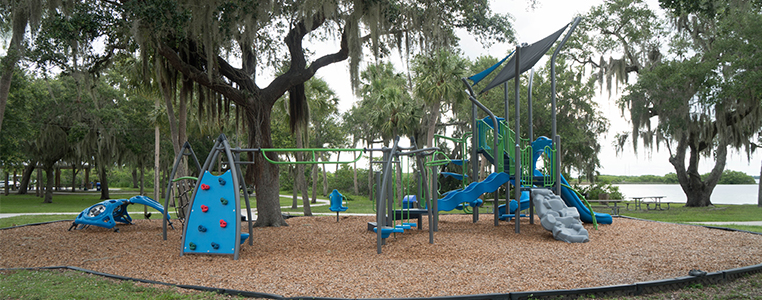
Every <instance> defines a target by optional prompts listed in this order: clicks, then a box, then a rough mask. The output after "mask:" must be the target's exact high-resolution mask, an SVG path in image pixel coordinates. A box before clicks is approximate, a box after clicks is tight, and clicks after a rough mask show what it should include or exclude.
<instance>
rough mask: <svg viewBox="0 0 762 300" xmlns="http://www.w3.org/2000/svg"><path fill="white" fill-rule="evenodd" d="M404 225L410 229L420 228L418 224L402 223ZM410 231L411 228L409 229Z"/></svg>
mask: <svg viewBox="0 0 762 300" xmlns="http://www.w3.org/2000/svg"><path fill="white" fill-rule="evenodd" d="M402 225H405V226H409V227H418V224H416V223H402ZM408 229H410V228H408Z"/></svg>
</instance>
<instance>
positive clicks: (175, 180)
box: [172, 176, 198, 182]
mask: <svg viewBox="0 0 762 300" xmlns="http://www.w3.org/2000/svg"><path fill="white" fill-rule="evenodd" d="M183 179H193V180H198V178H196V177H193V176H183V177H178V178H175V179H172V182H177V181H180V180H183Z"/></svg>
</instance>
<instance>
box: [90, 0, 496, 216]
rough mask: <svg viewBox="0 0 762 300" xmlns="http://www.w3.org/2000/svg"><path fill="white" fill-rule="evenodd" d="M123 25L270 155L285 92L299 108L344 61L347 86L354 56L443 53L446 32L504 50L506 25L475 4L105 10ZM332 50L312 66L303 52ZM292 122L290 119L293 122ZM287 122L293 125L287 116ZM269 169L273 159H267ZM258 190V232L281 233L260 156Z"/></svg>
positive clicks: (269, 171) (151, 5) (272, 186)
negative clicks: (323, 44) (264, 76)
mask: <svg viewBox="0 0 762 300" xmlns="http://www.w3.org/2000/svg"><path fill="white" fill-rule="evenodd" d="M107 3H108V4H104V5H111V6H112V8H113V9H114V10H115V12H116V14H117V15H120V16H123V17H124V18H125V19H126V20H127V23H129V24H131V25H130V26H131V28H132V32H133V33H134V37H135V40H136V41H138V42H139V43H140V51H141V54H146V55H147V54H148V53H156V54H158V55H160V56H161V57H162V59H163V60H164V61H166V62H167V65H168V66H171V68H173V69H174V70H177V71H178V72H179V73H181V74H182V76H183V78H184V79H185V80H188V81H193V82H195V83H197V84H199V85H201V86H203V87H204V88H206V89H208V91H209V92H210V93H215V94H219V95H221V96H222V97H224V98H226V99H229V100H230V101H232V102H233V103H234V104H235V105H236V106H237V107H240V108H241V109H243V115H244V120H245V124H246V126H247V129H248V139H249V140H248V144H249V147H251V148H270V147H272V139H271V137H270V118H271V115H270V113H271V110H272V107H273V105H274V104H275V101H276V100H277V99H278V98H280V97H281V96H282V95H284V94H285V93H286V92H289V95H290V97H289V98H290V101H291V102H292V103H291V104H292V106H293V107H295V108H297V109H303V108H304V107H305V97H304V82H306V81H307V80H309V79H310V78H312V77H313V76H314V75H315V73H316V72H317V71H318V70H319V69H321V68H322V67H325V66H327V65H329V64H332V63H336V62H339V61H343V60H347V59H349V60H350V73H351V74H352V75H353V76H352V78H354V79H355V80H354V82H355V83H356V82H357V81H356V79H357V75H358V66H359V62H360V59H361V55H362V50H363V47H368V48H370V49H372V50H373V51H372V52H373V53H374V55H379V56H380V55H386V54H388V53H389V51H391V50H392V49H395V48H397V49H403V51H412V50H414V49H429V48H434V47H436V46H438V45H446V44H452V43H453V42H454V41H455V37H454V36H455V35H454V30H455V29H456V28H465V29H467V30H468V31H469V32H471V33H472V34H474V35H476V36H477V38H479V39H481V40H484V41H487V40H498V41H500V40H504V39H505V38H506V37H507V35H508V34H510V28H509V23H508V19H507V17H505V16H501V15H494V14H493V13H492V12H491V11H490V9H489V5H488V2H487V1H486V0H479V1H459V0H448V1H431V0H429V1H423V2H396V1H361V0H358V1H297V2H292V1H271V2H254V1H245V0H240V1H200V0H196V1H183V2H175V1H168V0H148V1H122V2H118V3H117V2H107ZM313 39H325V40H334V41H337V42H338V43H337V44H336V46H335V47H336V48H335V49H334V50H333V51H328V54H322V55H321V56H317V57H311V55H310V53H311V51H310V50H309V49H307V48H306V47H305V42H308V41H310V40H313ZM283 60H285V61H286V64H287V65H288V66H289V68H288V70H287V71H286V72H284V73H283V74H281V75H278V76H275V77H274V78H273V79H272V80H270V82H269V83H267V84H263V83H262V81H265V80H259V79H258V78H257V72H258V71H260V72H261V71H262V70H265V69H266V68H267V67H269V66H278V65H279V64H280V63H281V61H283ZM300 115H304V114H297V115H296V117H297V118H301V117H299V116H300ZM292 117H293V116H292ZM271 158H272V159H277V158H276V157H275V156H274V155H273V156H272V157H271ZM247 175H249V176H253V177H254V178H253V179H254V185H255V186H256V190H257V210H258V216H259V217H258V219H257V223H256V225H257V226H281V225H286V223H285V221H284V220H283V217H282V216H281V214H280V205H279V201H278V186H279V184H278V167H277V166H276V165H273V164H270V163H267V162H266V161H265V160H264V158H263V157H262V156H261V155H255V156H254V164H253V165H252V166H251V167H249V169H248V170H247Z"/></svg>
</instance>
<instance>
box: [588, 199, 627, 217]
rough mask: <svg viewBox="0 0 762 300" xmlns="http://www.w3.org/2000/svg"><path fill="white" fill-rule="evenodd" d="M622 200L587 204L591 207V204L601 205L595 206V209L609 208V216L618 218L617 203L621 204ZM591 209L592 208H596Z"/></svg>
mask: <svg viewBox="0 0 762 300" xmlns="http://www.w3.org/2000/svg"><path fill="white" fill-rule="evenodd" d="M623 201H624V200H587V202H589V203H590V205H592V204H593V203H601V204H603V205H601V206H596V207H597V208H607V209H608V208H610V209H611V215H614V216H618V215H619V206H617V204H618V203H621V202H623ZM611 203H613V204H614V206H611V205H610V204H611ZM596 207H593V208H596Z"/></svg>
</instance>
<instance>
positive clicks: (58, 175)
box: [55, 168, 61, 191]
mask: <svg viewBox="0 0 762 300" xmlns="http://www.w3.org/2000/svg"><path fill="white" fill-rule="evenodd" d="M55 169H56V170H55V172H56V173H55V174H56V183H55V185H56V191H60V190H61V168H55Z"/></svg>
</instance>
